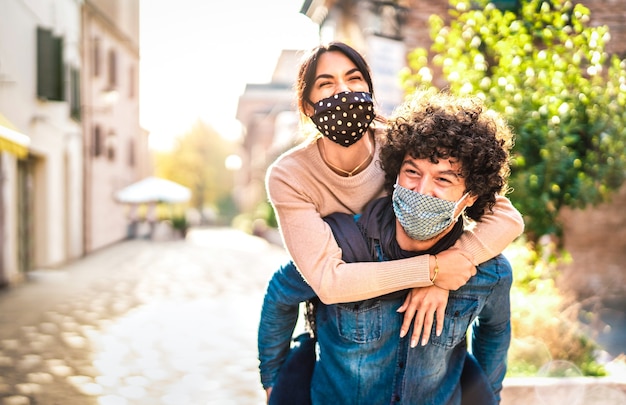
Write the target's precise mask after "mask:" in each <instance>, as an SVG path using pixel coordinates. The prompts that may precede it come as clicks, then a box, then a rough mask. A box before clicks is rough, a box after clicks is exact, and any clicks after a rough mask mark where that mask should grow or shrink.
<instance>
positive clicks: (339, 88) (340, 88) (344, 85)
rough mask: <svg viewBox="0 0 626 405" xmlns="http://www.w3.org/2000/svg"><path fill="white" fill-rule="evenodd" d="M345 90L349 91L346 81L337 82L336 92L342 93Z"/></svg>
mask: <svg viewBox="0 0 626 405" xmlns="http://www.w3.org/2000/svg"><path fill="white" fill-rule="evenodd" d="M345 91H350V87H348V83H346V82H343V81H342V82H339V83H337V93H343V92H345Z"/></svg>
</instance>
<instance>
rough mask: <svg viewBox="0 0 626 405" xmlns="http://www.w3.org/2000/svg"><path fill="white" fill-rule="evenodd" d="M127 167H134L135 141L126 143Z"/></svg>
mask: <svg viewBox="0 0 626 405" xmlns="http://www.w3.org/2000/svg"><path fill="white" fill-rule="evenodd" d="M128 166H130V167H135V140H134V139H131V140H129V141H128Z"/></svg>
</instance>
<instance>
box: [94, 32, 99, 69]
mask: <svg viewBox="0 0 626 405" xmlns="http://www.w3.org/2000/svg"><path fill="white" fill-rule="evenodd" d="M98 76H100V38H98V37H95V38H94V39H93V77H98Z"/></svg>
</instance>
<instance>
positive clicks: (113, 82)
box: [108, 49, 117, 89]
mask: <svg viewBox="0 0 626 405" xmlns="http://www.w3.org/2000/svg"><path fill="white" fill-rule="evenodd" d="M108 84H109V87H110V88H112V89H113V88H115V87H117V54H116V53H115V50H114V49H111V50H110V51H109V83H108Z"/></svg>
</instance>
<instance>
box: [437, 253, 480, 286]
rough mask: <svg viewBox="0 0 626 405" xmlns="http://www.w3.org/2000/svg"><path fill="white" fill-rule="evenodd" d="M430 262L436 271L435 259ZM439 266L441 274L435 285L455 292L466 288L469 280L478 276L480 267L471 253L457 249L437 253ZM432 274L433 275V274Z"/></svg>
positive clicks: (438, 275)
mask: <svg viewBox="0 0 626 405" xmlns="http://www.w3.org/2000/svg"><path fill="white" fill-rule="evenodd" d="M430 260H431V262H432V263H433V264H432V266H431V268H432V269H434V266H435V261H434V257H433V256H431V259H430ZM437 265H438V267H439V273H438V274H437V277H436V278H435V282H434V284H435V285H436V286H438V287H441V288H444V289H446V290H453V291H454V290H457V289H459V288H460V287H462V286H464V285H465V283H467V280H469V279H470V277H472V276H473V275H475V274H476V267H477V266H478V265H477V264H476V263H474V257H473V256H472V255H471V254H470V253H468V252H466V251H465V250H462V249H459V248H455V247H451V248H450V249H448V250H444V251H443V252H441V253H437ZM431 274H433V273H432V272H431ZM433 275H434V274H433ZM431 279H432V277H431Z"/></svg>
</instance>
